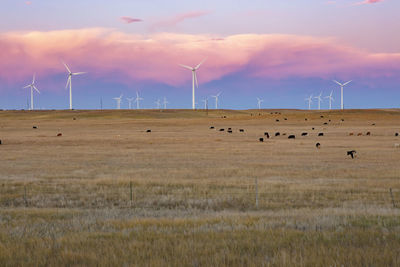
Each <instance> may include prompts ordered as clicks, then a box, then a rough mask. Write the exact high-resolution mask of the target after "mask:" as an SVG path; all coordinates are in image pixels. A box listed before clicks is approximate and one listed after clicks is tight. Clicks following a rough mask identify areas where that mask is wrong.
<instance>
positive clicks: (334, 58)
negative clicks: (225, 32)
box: [0, 28, 400, 86]
mask: <svg viewBox="0 0 400 267" xmlns="http://www.w3.org/2000/svg"><path fill="white" fill-rule="evenodd" d="M215 39H216V38H215V36H209V35H187V34H170V33H162V34H153V35H150V36H143V35H134V34H126V33H123V32H119V31H115V30H110V29H101V28H98V29H80V30H63V31H50V32H28V33H20V32H11V33H4V34H0V79H2V80H7V81H9V82H12V83H15V82H18V83H19V82H22V81H24V80H26V78H27V77H30V76H31V75H32V73H34V72H36V73H37V74H38V75H40V76H41V77H44V76H52V75H56V74H63V73H64V72H65V69H64V66H62V64H61V60H65V61H66V62H67V63H68V64H69V65H70V66H71V68H73V69H76V70H77V71H87V72H89V73H90V75H91V76H92V77H93V78H96V79H102V80H112V81H115V82H125V83H127V84H132V83H133V82H138V81H152V82H158V83H166V84H169V85H172V86H177V85H182V84H184V83H187V82H189V81H190V80H191V75H190V73H188V71H187V70H185V69H183V68H180V67H179V66H178V64H180V63H181V64H185V65H193V66H194V65H196V64H198V63H199V62H200V61H201V60H202V59H203V58H205V57H208V59H207V62H206V63H205V64H204V65H203V66H202V68H201V69H200V70H199V73H198V75H199V81H200V82H201V83H205V82H209V81H212V80H217V79H222V78H223V77H225V76H226V75H242V76H244V77H250V78H251V77H259V78H272V79H283V78H289V77H321V78H326V79H331V78H332V77H338V78H340V77H344V78H347V77H351V78H352V79H356V78H357V77H358V78H363V77H364V78H365V77H369V78H374V77H391V78H394V79H398V77H400V53H381V54H379V53H369V52H367V51H363V50H359V49H357V48H355V47H350V46H345V45H342V44H341V43H340V42H338V41H337V40H335V39H329V38H316V37H309V36H298V35H277V34H270V35H261V34H242V35H231V36H225V37H224V38H219V39H218V41H215Z"/></svg>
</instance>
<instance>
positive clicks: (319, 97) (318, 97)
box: [314, 92, 322, 110]
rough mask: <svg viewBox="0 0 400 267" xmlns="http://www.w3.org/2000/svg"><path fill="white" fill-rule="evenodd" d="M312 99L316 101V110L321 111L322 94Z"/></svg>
mask: <svg viewBox="0 0 400 267" xmlns="http://www.w3.org/2000/svg"><path fill="white" fill-rule="evenodd" d="M314 98H315V99H317V100H318V110H321V102H322V92H321V94H319V96H315V97H314Z"/></svg>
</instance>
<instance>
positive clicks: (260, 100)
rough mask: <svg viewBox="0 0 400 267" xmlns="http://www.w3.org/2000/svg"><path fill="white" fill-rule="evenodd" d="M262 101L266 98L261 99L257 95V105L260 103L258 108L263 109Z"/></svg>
mask: <svg viewBox="0 0 400 267" xmlns="http://www.w3.org/2000/svg"><path fill="white" fill-rule="evenodd" d="M262 102H264V100H263V99H261V98H258V97H257V105H258V109H261V103H262Z"/></svg>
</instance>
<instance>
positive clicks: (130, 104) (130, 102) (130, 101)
mask: <svg viewBox="0 0 400 267" xmlns="http://www.w3.org/2000/svg"><path fill="white" fill-rule="evenodd" d="M126 100H128V105H129V109H132V101H133V100H135V99H134V98H126Z"/></svg>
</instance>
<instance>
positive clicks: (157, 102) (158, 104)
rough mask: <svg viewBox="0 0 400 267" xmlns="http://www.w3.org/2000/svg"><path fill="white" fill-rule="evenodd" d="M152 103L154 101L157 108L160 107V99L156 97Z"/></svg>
mask: <svg viewBox="0 0 400 267" xmlns="http://www.w3.org/2000/svg"><path fill="white" fill-rule="evenodd" d="M154 103H156V105H157V109H160V108H161V101H160V99H157V101H156V102H154Z"/></svg>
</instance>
